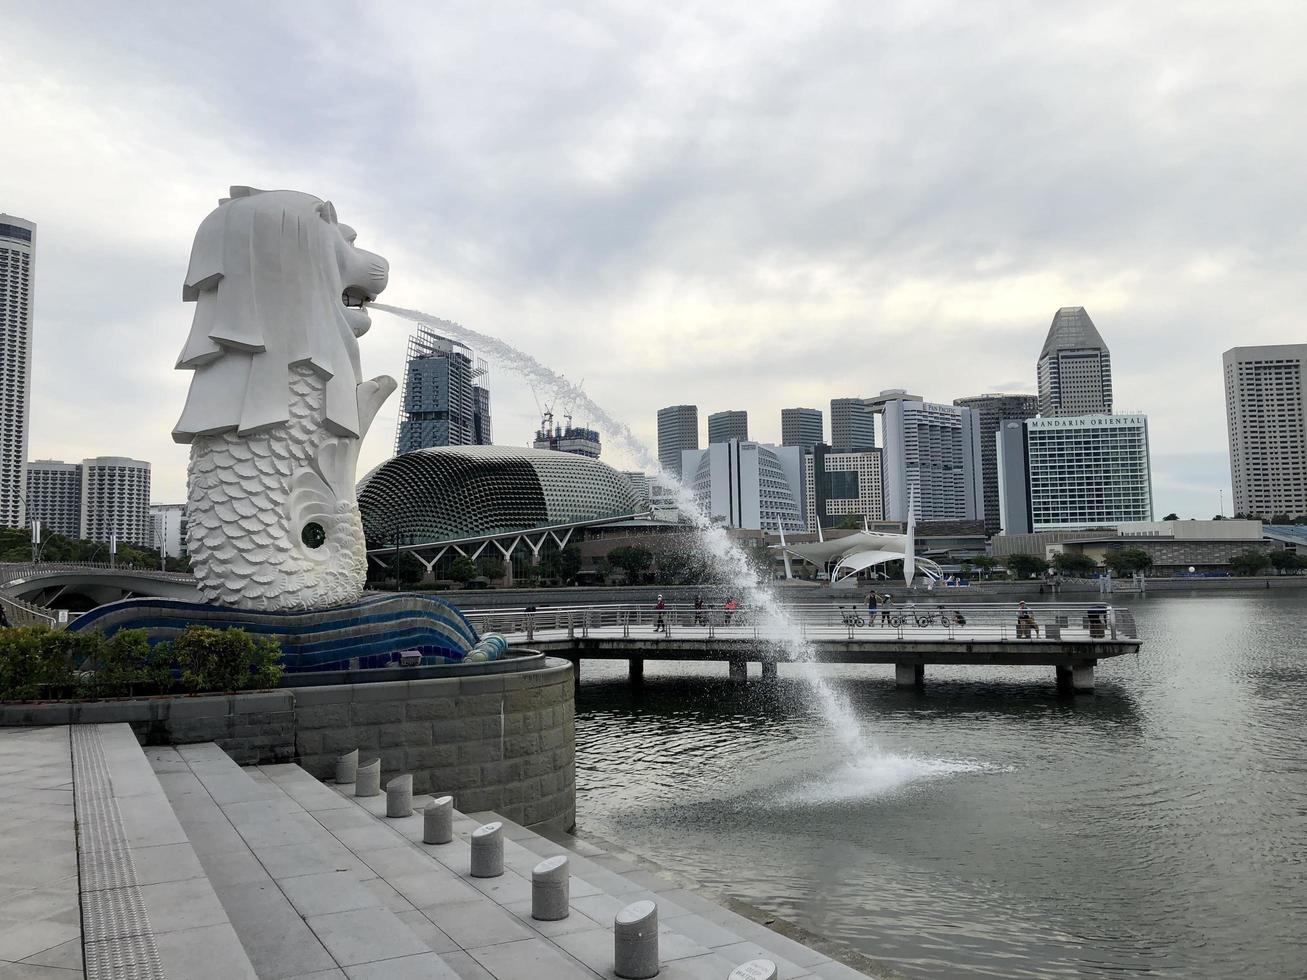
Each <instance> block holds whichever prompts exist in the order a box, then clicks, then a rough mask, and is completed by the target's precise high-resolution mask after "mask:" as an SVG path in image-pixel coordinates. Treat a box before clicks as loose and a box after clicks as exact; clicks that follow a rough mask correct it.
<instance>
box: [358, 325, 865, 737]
mask: <svg viewBox="0 0 1307 980" xmlns="http://www.w3.org/2000/svg"><path fill="white" fill-rule="evenodd" d="M370 308H371V309H374V310H382V311H384V312H386V313H392V314H394V315H395V316H399V317H403V318H404V319H406V320H411V321H413V322H414V323H421V324H425V325H427V326H430V327H433V328H435V329H436V331H437V332H439V333H440V334H441V335H443V336H446V337H450V338H452V339H454V340H458V341H461V342H463V343H465V344H467V345H468V346H469V347H471V348H473V349H474V350H476V351H478V352H480V353H483V354H487V355H488V356H490V357H492V358H493V359H494V361H495V362H496V363H497V364H498V365H500V366H502V367H505V368H507V369H508V370H510V371H512V372H514V373H516V374H519V375H521V376H522V377H523V378H525V379H526V380H527V381H528V382H529V383H531V384H534V385H538V386H540V387H543V388H550V389H552V390H556V391H559V392H562V393H563V394H564V395H565V396H566V399H567V400H569V401H571V402H572V403H573V404H574V405H577V406H580V407H582V408H583V409H584V410H585V412H586V414H587V415H588V417H589V418H590V419H591V420H592V422H594V423H597V424H598V425H599V426H600V427H601V428H602V429H603V430H604V435H605V436H606V437H607V438H609V439H615V440H616V441H617V442H618V444H620V445H621V447H622V448H623V449H625V450H626V451H627V452H629V453H631V455H633V456H634V457H635V458H636V459H637V460H639V461H640V465H641V466H642V467H644V468H646V469H648V470H650V471H651V472H655V473H656V472H658V471H659V469H660V465H659V462H658V459H657V457H656V456H655V455H654V454H653V453H652V452H651V451H650V450H649V448H648V447H647V446H646V445H645V444H644V443H643V442H641V441H640V440H639V439H638V438H636V436H635V434H634V433H632V432H631V430H630V428H629V427H627V426H626V425H625V424H623V423H622V422H620V421H618V420H617V419H615V418H613V417H612V416H611V415H609V414H608V413H607V412H605V411H604V410H603V409H602V408H601V407H600V406H599V405H596V404H595V403H594V402H593V401H592V400H591V399H590V396H589V395H587V394H586V393H585V392H584V391H582V390H581V389H580V388H578V387H577V386H576V385H574V384H572V383H571V382H570V381H568V380H567V378H565V377H563V376H562V375H560V374H558V373H556V372H554V371H552V370H550V369H549V368H547V367H545V366H544V365H543V364H541V363H540V362H539V361H537V360H536V359H535V358H534V357H532V356H531V355H530V354H527V353H524V352H523V351H520V350H518V349H517V348H515V347H513V346H511V345H509V344H506V343H504V342H503V341H502V340H498V339H497V338H495V337H490V336H487V335H486V334H483V333H479V332H478V331H476V330H470V329H468V328H467V327H465V326H463V325H462V324H459V323H455V322H453V321H452V320H442V319H441V318H440V317H435V316H431V315H430V314H427V313H422V312H420V311H418V310H407V309H403V308H402V307H397V306H387V305H384V304H381V303H373V304H370ZM672 490H673V491H674V492H675V493H676V495H677V498H678V500H677V503H678V505H679V507H680V511H681V514H682V515H684V516H686V517H688V518H689V519H690V521H691V522H692V523H693V524H694V526H695V528H696V529H697V530H698V531H699V535H700V538H701V540H702V542H703V545H704V548H705V549H706V550H707V552H708V555H709V556H710V558H711V559H712V561H713V564H714V566H715V568H716V569H717V571H718V572H719V573H720V574H722V575H723V576H724V577H725V578H726V579H727V580H728V581H729V582H730V583H731V586H732V588H734V589H736V590H738V592H739V595H740V596H741V598H743V599H745V600H747V604H748V606H749V607H750V610H751V612H752V614H753V615H755V616H757V617H759V618H760V620H761V623H762V625H764V626H766V628H767V629H766V632H768V633H770V634H772V635H774V636H777V637H780V639H778V640H769V641H767V642H769V643H772V644H774V645H776V646H778V647H780V648H781V649H783V650H784V651H785V653H786V655H787V658H788V659H789V660H792V661H796V662H804V663H810V664H815V662H816V659H817V658H816V656H815V651H814V650H813V648H812V645H811V644H810V643H808V641H807V640H806V639H805V638H804V637H803V634H802V631H801V630H800V629H799V628H798V626H797V624H796V623H795V622H794V621H793V620H792V619H791V618H790V616H789V614H788V613H787V612H786V610H785V608H784V606H782V605H781V604H780V602H779V601H778V599H777V597H776V595H775V594H774V593H773V592H772V591H771V590H770V589H768V588H766V587H764V586H763V585H762V584H761V583H759V581H758V579H757V576H756V575H755V574H754V572H753V570H752V568H751V567H750V565H749V559H748V556H747V555H746V554H745V552H744V550H743V549H742V548H741V547H740V546H739V545H738V544H736V543H735V542H734V541H732V540H731V538H730V536H729V535H728V534H727V533H726V531H725V530H724V529H723V528H722V527H720V526H719V525H717V524H714V523H713V521H712V519H711V518H710V517H709V516H708V515H707V514H705V513H704V512H703V511H702V510H701V509H700V508H699V505H698V502H697V501H696V500H695V498H694V496H693V494H691V493H690V492H689V491H688V490H686V489H685V488H684V487H683V486H681V485H679V484H677V485H674V486H673V487H672ZM803 677H804V679H805V680H806V681H807V682H808V683H809V684H810V685H811V686H812V688H813V690H814V692H815V693H816V694H817V697H818V699H819V700H820V701H821V704H822V707H823V708H824V709H825V714H826V717H827V718H828V719H829V721H830V723H831V725H832V727H833V728H834V730H835V734H836V735H837V736H838V737H839V739H840V741H841V742H842V743H843V744H844V746H845V748H846V751H847V752H848V753H849V755H850V757H860V756H863V755H867V754H876V755H879V754H880V750H879V749H878V748H876V746H874V745H872V744H870V743H869V742H868V741H867V739H866V738H865V736H864V735H863V733H862V729H861V728H860V727H859V725H858V722H857V718H856V717H855V715H854V712H853V710H852V708H851V707H850V705H849V703H848V702H847V701H846V700H845V699H844V698H843V697H842V696H841V695H840V694H839V693H838V692H837V691H835V690H834V689H833V688H832V687H831V685H830V684H829V683H828V682H827V681H826V679H825V678H824V677H822V676H821V674H819V673H817V672H816V671H815V670H808V671H804V672H803Z"/></svg>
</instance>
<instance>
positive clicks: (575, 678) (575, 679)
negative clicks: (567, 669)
mask: <svg viewBox="0 0 1307 980" xmlns="http://www.w3.org/2000/svg"><path fill="white" fill-rule="evenodd" d="M567 659H568V660H569V661H570V662H571V664H572V685H573V687H575V688H576V689H577V690H580V689H581V658H580V657H568V658H567Z"/></svg>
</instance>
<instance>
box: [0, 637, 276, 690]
mask: <svg viewBox="0 0 1307 980" xmlns="http://www.w3.org/2000/svg"><path fill="white" fill-rule="evenodd" d="M174 664H176V665H177V666H179V667H180V668H181V684H182V687H183V688H185V690H187V691H188V692H192V693H195V692H201V691H240V690H245V689H247V688H269V687H276V686H277V682H278V681H280V680H281V675H282V673H283V668H282V665H281V646H280V645H279V644H278V643H277V641H276V640H274V639H271V638H270V637H266V636H259V637H252V636H250V635H249V634H248V633H246V632H245V631H244V630H240V629H213V628H212V627H208V626H188V627H186V629H185V630H183V631H182V632H181V634H180V635H179V636H178V637H177V638H176V639H175V640H174V641H173V642H172V643H170V644H169V643H156V644H155V645H154V646H151V645H150V643H149V640H148V635H147V633H146V631H145V630H122V631H120V632H118V633H115V634H114V635H113V636H112V637H111V638H109V639H107V640H106V639H105V638H104V636H103V635H102V634H100V633H97V632H94V631H91V630H88V631H87V632H85V633H69V632H66V631H59V630H51V629H47V628H45V627H42V626H20V627H15V628H11V629H0V700H3V701H35V700H38V699H42V698H66V697H73V696H81V697H96V698H109V697H130V696H132V695H140V694H155V693H167V692H168V691H170V690H171V689H172V688H173V687H174V684H175V682H174V680H173V666H174Z"/></svg>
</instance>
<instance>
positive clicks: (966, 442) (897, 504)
mask: <svg viewBox="0 0 1307 980" xmlns="http://www.w3.org/2000/svg"><path fill="white" fill-rule="evenodd" d="M890 394H891V393H889V392H882V393H881V396H880V397H878V398H876V399H874V402H875V404H876V405H877V406H878V407H879V408H880V410H881V412H882V413H883V415H882V419H881V424H882V426H883V428H884V433H885V446H884V452H883V454H882V461H883V469H884V495H885V519H886V520H889V521H905V520H907V518H908V510H909V507H910V506H911V507H913V508H915V514H916V517H917V519H919V520H928V521H948V520H968V521H974V520H979V519H980V518H981V516H982V515H983V514H984V512H985V488H984V483H983V480H982V475H983V465H982V462H981V454H980V419H979V418H978V417H977V416H976V413H974V412H973V411H971V409H969V408H961V407H958V406H954V405H937V404H934V403H932V402H925V401H920V400H909V398H910V396H909V398H905V397H887V396H889V395H890Z"/></svg>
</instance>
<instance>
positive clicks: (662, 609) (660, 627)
mask: <svg viewBox="0 0 1307 980" xmlns="http://www.w3.org/2000/svg"><path fill="white" fill-rule="evenodd" d="M654 611H655V612H656V613H658V622H657V623H655V624H654V632H655V633H666V632H667V620H666V618H665V617H666V615H667V603H665V602H663V597H662V593H659V595H658V601H657V602H656V603H654Z"/></svg>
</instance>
